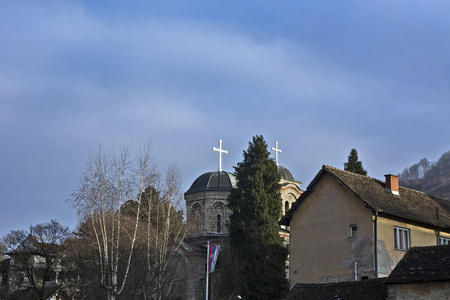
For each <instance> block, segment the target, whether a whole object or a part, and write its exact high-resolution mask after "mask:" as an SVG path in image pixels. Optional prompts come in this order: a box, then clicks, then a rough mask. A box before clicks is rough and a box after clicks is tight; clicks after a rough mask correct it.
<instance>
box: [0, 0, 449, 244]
mask: <svg viewBox="0 0 450 300" xmlns="http://www.w3.org/2000/svg"><path fill="white" fill-rule="evenodd" d="M449 15H450V2H448V1H383V0H378V1H298V0H297V1H289V0H286V1H244V2H243V1H234V0H229V1H200V0H192V1H150V0H145V1H144V0H139V1H133V0H130V1H118V0H113V1H101V0H97V1H95V0H84V1H80V0H78V1H66V0H42V1H31V0H14V1H13V0H6V1H3V2H2V9H1V10H0V142H1V147H0V166H1V168H0V191H1V208H0V235H4V234H6V233H8V232H9V231H10V230H13V229H23V228H24V229H26V228H28V227H29V226H30V224H37V223H40V222H45V221H48V220H50V219H57V220H58V221H60V222H61V223H63V224H64V225H67V226H70V227H71V228H74V227H75V224H76V215H75V212H74V210H72V209H70V208H69V207H68V205H67V204H66V199H68V198H69V197H70V194H71V192H72V191H73V190H74V189H75V188H76V184H77V182H78V178H79V176H80V175H81V172H82V170H83V167H84V163H85V162H86V161H87V158H88V153H89V151H91V150H93V149H95V147H96V145H97V144H98V143H99V142H100V141H101V142H102V143H103V144H104V145H106V146H110V145H113V144H114V145H120V144H122V143H130V142H132V143H134V145H136V146H138V145H140V144H141V143H146V142H147V141H151V142H152V144H153V147H154V153H155V157H156V158H155V160H156V163H157V164H158V166H159V168H160V170H161V171H163V172H164V170H166V169H167V168H168V167H169V166H170V165H171V164H172V163H177V164H178V165H179V167H180V170H181V172H182V175H183V179H184V186H185V190H187V189H188V188H189V186H190V184H191V183H192V182H193V180H194V179H195V178H196V177H197V176H199V175H201V174H202V173H204V172H208V171H213V170H215V169H216V168H217V154H215V153H214V152H212V150H211V149H212V147H217V146H218V142H217V140H218V139H219V138H220V139H222V140H223V147H224V149H227V150H228V151H229V154H228V155H226V156H224V158H223V169H224V170H226V171H233V166H235V165H236V164H237V162H239V161H241V160H242V151H243V150H244V149H246V148H247V146H248V141H249V140H251V138H252V136H254V135H256V134H262V135H264V137H265V139H266V141H267V142H268V144H269V146H271V147H272V146H274V145H275V142H276V141H278V142H279V146H280V148H281V149H282V150H283V152H282V153H281V155H280V164H281V165H283V166H285V167H287V168H288V169H289V170H290V171H291V172H292V174H293V175H294V177H295V178H296V179H298V180H299V181H301V182H303V184H302V188H305V187H306V186H307V184H308V183H309V182H310V181H311V179H312V178H313V177H314V175H315V174H316V173H317V172H318V171H319V169H320V168H321V166H322V165H323V164H328V165H332V166H335V167H339V168H343V163H344V162H345V161H346V160H347V156H348V154H349V152H350V150H351V149H352V148H356V149H357V150H358V153H359V158H360V159H361V160H362V162H363V166H364V167H365V168H366V169H367V170H368V173H369V176H372V177H375V178H379V179H383V178H384V177H383V175H384V174H387V173H399V172H401V170H402V169H403V168H405V167H407V166H410V165H411V164H413V163H415V162H417V161H419V159H421V158H423V157H427V158H428V159H430V160H436V159H438V158H439V156H440V154H442V153H443V152H445V151H448V150H449V149H450V142H449V140H448V132H450V121H449V117H448V115H449V112H450V18H448V16H449Z"/></svg>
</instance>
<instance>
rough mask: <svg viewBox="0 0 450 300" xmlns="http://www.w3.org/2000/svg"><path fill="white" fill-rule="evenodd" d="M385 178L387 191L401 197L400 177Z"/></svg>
mask: <svg viewBox="0 0 450 300" xmlns="http://www.w3.org/2000/svg"><path fill="white" fill-rule="evenodd" d="M384 177H385V178H386V189H388V190H389V191H390V192H391V193H392V194H394V195H400V194H399V192H398V176H397V175H392V174H387V175H384Z"/></svg>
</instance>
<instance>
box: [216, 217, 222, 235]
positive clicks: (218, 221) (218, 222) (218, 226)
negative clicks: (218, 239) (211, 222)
mask: <svg viewBox="0 0 450 300" xmlns="http://www.w3.org/2000/svg"><path fill="white" fill-rule="evenodd" d="M220 219H221V215H217V232H218V233H220V224H221V223H220Z"/></svg>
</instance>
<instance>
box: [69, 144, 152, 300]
mask: <svg viewBox="0 0 450 300" xmlns="http://www.w3.org/2000/svg"><path fill="white" fill-rule="evenodd" d="M151 150H152V147H151V145H150V144H147V145H145V146H143V147H141V148H140V149H139V150H138V151H136V155H133V153H132V147H131V146H130V145H127V146H123V147H122V148H121V149H120V150H119V151H116V150H115V149H114V148H113V149H112V150H111V151H108V150H104V149H103V147H102V146H101V145H99V147H98V149H97V150H96V151H95V152H94V153H91V154H90V155H89V160H88V162H87V163H86V167H85V171H84V172H83V174H82V175H81V178H80V181H79V184H78V188H77V189H76V191H75V192H74V193H73V194H72V198H71V199H69V202H70V203H71V205H72V207H74V208H75V209H76V210H77V213H78V215H79V216H80V217H81V218H82V219H83V220H87V221H88V222H89V223H90V230H92V234H93V236H94V245H95V249H96V255H97V258H96V261H95V265H96V266H98V268H99V276H100V278H99V281H100V283H101V286H102V287H103V288H104V289H106V292H107V299H110V300H115V299H116V298H117V296H118V295H120V294H121V293H122V292H123V290H124V288H125V285H126V283H127V279H128V276H129V274H130V266H131V262H132V258H133V255H134V251H135V248H136V246H137V243H138V225H139V219H140V215H141V203H142V195H143V192H144V190H145V187H147V186H151V185H152V179H154V177H155V174H156V172H155V167H154V164H153V157H152V151H151ZM136 195H138V196H137V199H136V203H137V206H136V215H135V216H134V219H133V220H132V223H131V226H130V218H129V216H125V215H124V214H122V212H121V208H122V205H123V204H124V203H125V202H126V201H127V200H128V199H134V198H135V197H136ZM125 224H126V226H125Z"/></svg>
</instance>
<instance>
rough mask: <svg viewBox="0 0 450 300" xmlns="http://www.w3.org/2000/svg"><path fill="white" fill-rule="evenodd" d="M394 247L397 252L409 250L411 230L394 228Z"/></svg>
mask: <svg viewBox="0 0 450 300" xmlns="http://www.w3.org/2000/svg"><path fill="white" fill-rule="evenodd" d="M394 245H395V249H397V250H404V251H406V250H408V249H409V229H405V228H400V227H394Z"/></svg>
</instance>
